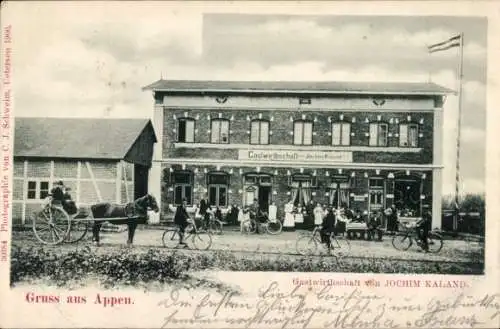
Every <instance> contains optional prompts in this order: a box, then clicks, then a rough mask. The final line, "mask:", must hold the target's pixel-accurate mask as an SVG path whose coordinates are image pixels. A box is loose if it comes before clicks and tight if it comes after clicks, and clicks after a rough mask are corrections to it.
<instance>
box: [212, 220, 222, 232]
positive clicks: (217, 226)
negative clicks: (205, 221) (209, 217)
mask: <svg viewBox="0 0 500 329" xmlns="http://www.w3.org/2000/svg"><path fill="white" fill-rule="evenodd" d="M209 230H210V233H212V234H222V223H221V222H219V221H218V220H214V221H211V222H210V225H209Z"/></svg>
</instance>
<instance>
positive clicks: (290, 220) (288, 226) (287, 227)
mask: <svg viewBox="0 0 500 329" xmlns="http://www.w3.org/2000/svg"><path fill="white" fill-rule="evenodd" d="M294 227H295V219H294V216H293V201H292V200H290V201H288V203H287V204H285V221H284V222H283V230H284V231H293V229H294Z"/></svg>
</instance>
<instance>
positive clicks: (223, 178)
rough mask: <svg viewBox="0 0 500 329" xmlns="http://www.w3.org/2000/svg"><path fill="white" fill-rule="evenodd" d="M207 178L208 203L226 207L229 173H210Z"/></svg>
mask: <svg viewBox="0 0 500 329" xmlns="http://www.w3.org/2000/svg"><path fill="white" fill-rule="evenodd" d="M207 178H208V182H207V183H208V184H207V185H208V203H209V204H210V205H211V206H217V207H226V206H227V193H228V188H229V175H228V174H226V173H223V172H221V173H210V174H208V176H207Z"/></svg>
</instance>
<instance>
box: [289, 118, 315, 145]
mask: <svg viewBox="0 0 500 329" xmlns="http://www.w3.org/2000/svg"><path fill="white" fill-rule="evenodd" d="M312 126H313V124H312V122H311V121H305V120H297V121H295V122H294V123H293V144H295V145H311V144H312Z"/></svg>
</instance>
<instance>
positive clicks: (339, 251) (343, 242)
mask: <svg viewBox="0 0 500 329" xmlns="http://www.w3.org/2000/svg"><path fill="white" fill-rule="evenodd" d="M332 249H333V253H334V254H335V255H338V256H345V255H347V254H349V252H350V251H351V243H350V242H349V240H348V239H347V238H346V237H341V238H340V237H336V236H332Z"/></svg>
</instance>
